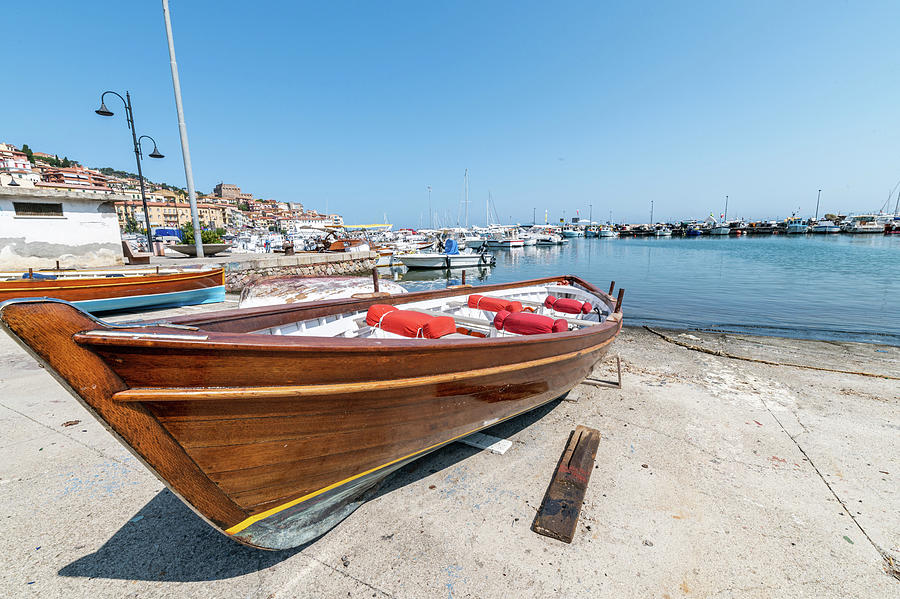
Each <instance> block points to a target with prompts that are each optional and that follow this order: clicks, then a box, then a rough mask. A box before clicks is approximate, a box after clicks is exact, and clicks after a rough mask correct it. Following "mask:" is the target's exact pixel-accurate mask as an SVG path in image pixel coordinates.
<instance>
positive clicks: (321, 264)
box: [224, 252, 378, 293]
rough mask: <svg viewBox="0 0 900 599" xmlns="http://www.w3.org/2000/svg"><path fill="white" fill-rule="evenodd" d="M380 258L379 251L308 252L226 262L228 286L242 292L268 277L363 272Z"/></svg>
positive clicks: (325, 275) (323, 275)
mask: <svg viewBox="0 0 900 599" xmlns="http://www.w3.org/2000/svg"><path fill="white" fill-rule="evenodd" d="M377 259H378V254H377V253H376V252H351V253H336V254H313V253H309V254H297V255H295V256H278V257H274V256H273V257H271V258H269V257H265V258H256V259H252V260H243V261H240V262H226V263H225V264H224V266H225V290H226V291H227V292H228V293H240V291H241V290H242V289H243V288H244V287H246V286H247V285H250V284H252V283H255V282H256V281H259V280H260V279H265V278H268V277H327V276H339V275H364V274H368V273H371V272H372V269H373V268H375V262H376V260H377Z"/></svg>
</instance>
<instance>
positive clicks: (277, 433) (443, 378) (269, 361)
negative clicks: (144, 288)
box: [0, 278, 621, 549]
mask: <svg viewBox="0 0 900 599" xmlns="http://www.w3.org/2000/svg"><path fill="white" fill-rule="evenodd" d="M559 280H560V279H558V278H557V279H546V280H540V281H545V282H547V283H550V282H554V281H559ZM565 280H566V282H569V283H578V284H583V286H584V287H585V288H586V289H588V290H589V291H590V292H591V293H594V294H597V295H598V297H602V298H603V301H604V302H606V303H607V305H608V306H610V305H612V304H613V301H612V298H610V297H609V296H607V295H606V294H604V293H603V292H602V291H599V290H596V289H595V288H593V287H590V286H588V285H587V284H586V283H583V282H581V281H580V280H578V279H575V278H567V279H565ZM529 283H535V282H529ZM516 285H522V283H519V284H502V285H489V286H482V287H479V291H482V292H490V291H492V290H500V289H511V288H514V287H515V286H516ZM467 293H470V290H469V289H467V288H466V289H446V290H439V291H432V292H420V293H412V294H404V295H403V296H400V297H394V296H389V297H385V298H375V299H365V300H354V299H348V300H332V301H325V302H319V303H310V304H294V305H287V306H278V307H265V308H251V309H249V310H240V311H228V312H218V313H215V314H206V315H199V316H192V317H182V318H178V319H174V320H173V323H174V324H175V326H176V327H178V328H174V329H173V328H167V327H166V326H147V327H144V328H136V327H135V325H128V326H127V327H114V326H113V325H107V324H105V323H102V322H101V321H98V320H96V319H94V318H92V317H91V316H90V315H88V314H86V313H84V312H82V311H79V310H78V309H76V308H75V307H74V306H72V305H69V304H66V303H63V302H56V301H40V300H20V301H14V302H8V303H6V304H4V305H2V306H0V322H2V324H3V326H4V327H5V328H6V329H7V330H8V331H9V332H10V333H12V334H13V336H14V337H15V338H16V339H18V340H19V341H20V342H21V343H22V344H23V345H24V346H25V347H26V348H27V349H29V351H31V352H32V353H33V355H35V356H36V357H37V358H38V359H39V360H40V361H42V362H43V363H44V364H45V365H46V366H47V368H48V370H49V371H50V372H51V373H53V374H54V375H55V376H57V378H58V379H59V380H60V381H61V382H62V383H63V384H64V386H66V387H67V388H68V389H69V390H70V391H71V392H72V393H73V394H74V395H75V396H76V398H78V399H79V401H81V402H82V404H83V405H85V407H87V408H88V409H89V410H90V411H91V412H92V413H93V414H94V415H95V416H96V417H97V418H98V419H100V420H101V421H102V422H103V423H104V424H105V425H106V426H107V427H108V428H109V429H110V430H112V432H113V433H114V434H115V435H116V436H117V437H118V438H119V439H120V440H121V441H122V442H123V443H124V444H125V445H126V446H127V447H128V448H129V449H131V450H132V451H133V452H134V453H135V455H137V456H138V457H139V458H140V459H141V460H142V461H143V462H144V463H145V465H147V466H148V467H149V468H150V469H151V470H152V471H153V472H154V473H155V474H157V475H158V476H159V477H160V478H161V479H162V480H163V481H165V483H166V484H167V485H168V486H169V488H170V489H172V491H173V492H174V493H175V494H176V495H178V496H179V497H181V498H182V499H183V500H184V501H185V502H186V503H187V504H188V505H189V506H190V507H192V508H193V509H194V510H195V511H196V512H197V513H198V514H200V515H201V516H202V517H203V518H204V519H205V520H206V521H207V522H209V523H210V524H211V525H213V526H214V527H215V528H217V529H218V530H220V531H222V532H224V533H225V534H227V535H229V536H230V537H232V538H233V539H235V540H237V541H240V542H242V543H245V544H248V545H252V546H255V547H259V548H264V549H285V548H289V547H295V546H297V545H300V544H302V543H305V542H307V541H309V540H312V539H314V538H315V537H317V536H319V535H321V534H322V533H324V532H325V531H327V530H328V529H329V528H331V527H332V526H334V525H335V524H336V523H337V522H339V521H340V520H341V519H343V518H344V517H346V516H347V515H348V514H349V513H351V512H352V511H353V509H355V507H356V506H358V505H359V504H360V503H361V502H362V501H364V500H365V498H366V496H367V494H368V493H370V492H372V490H373V489H374V488H375V486H376V485H377V484H378V483H379V482H380V481H381V480H382V479H383V478H384V477H386V476H388V475H389V474H390V473H391V472H393V471H394V470H396V469H397V468H399V467H401V466H402V465H403V464H405V463H408V462H409V461H412V460H414V459H417V458H418V457H421V456H423V455H425V454H427V453H428V452H430V451H434V450H435V449H438V448H440V447H442V446H443V445H446V444H447V443H451V442H453V441H455V440H457V439H459V438H462V437H464V436H466V435H468V434H471V433H473V432H477V431H479V430H482V429H485V428H488V427H490V426H492V425H494V424H496V423H498V422H501V421H503V420H506V419H509V418H512V417H514V416H516V415H519V414H522V413H524V412H527V411H529V410H532V409H534V408H536V407H538V406H540V405H543V404H545V403H547V402H549V401H552V400H553V399H556V398H558V397H560V396H561V395H563V394H564V393H566V392H567V391H568V390H569V389H571V388H572V387H573V386H574V385H576V384H578V382H579V381H580V380H582V379H583V378H584V377H585V376H587V374H588V373H589V372H590V371H591V369H592V368H593V367H594V365H595V364H596V363H597V361H599V360H600V359H601V358H602V357H603V355H604V354H605V353H606V352H607V350H608V348H609V346H610V344H611V343H612V341H613V340H614V338H615V336H616V335H617V334H618V332H619V331H620V330H621V315H620V314H614V315H613V316H614V317H615V318H611V319H610V320H608V321H607V322H605V323H603V324H599V325H595V326H591V327H584V328H582V329H579V330H574V331H570V332H568V333H561V334H547V335H534V336H530V337H525V336H515V337H500V338H496V339H493V338H492V339H480V340H471V341H470V340H467V339H460V340H456V339H453V340H425V339H379V340H378V341H377V343H373V342H372V341H371V340H367V339H361V338H324V337H302V336H300V337H293V336H276V335H258V334H252V335H247V334H245V333H247V332H251V331H259V330H262V329H264V328H266V327H273V326H278V325H279V323H284V322H294V321H296V320H297V319H298V318H301V319H302V318H327V317H328V316H329V315H337V314H344V313H348V312H358V311H364V310H365V309H367V307H368V306H369V305H371V304H372V303H404V302H408V301H414V300H416V299H419V298H421V299H433V298H438V297H440V298H445V297H455V296H456V295H465V294H467ZM186 327H187V328H186ZM194 327H196V328H194Z"/></svg>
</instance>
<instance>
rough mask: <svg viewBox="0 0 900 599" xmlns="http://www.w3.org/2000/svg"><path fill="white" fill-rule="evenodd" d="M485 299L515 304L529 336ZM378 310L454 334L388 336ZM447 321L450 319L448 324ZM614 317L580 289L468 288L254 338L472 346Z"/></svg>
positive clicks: (290, 325) (604, 305)
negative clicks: (437, 323)
mask: <svg viewBox="0 0 900 599" xmlns="http://www.w3.org/2000/svg"><path fill="white" fill-rule="evenodd" d="M486 298H487V299H490V300H494V301H493V302H492V303H494V304H498V303H500V304H502V303H506V302H509V303H516V304H517V307H519V306H520V307H519V310H521V311H520V312H517V313H516V314H513V315H512V316H511V317H512V318H513V319H517V320H518V321H520V323H521V322H524V323H525V325H526V327H525V328H527V329H528V330H527V332H516V331H517V329H516V327H506V326H502V324H503V322H502V321H503V319H504V318H506V317H510V314H511V313H510V312H509V311H505V310H502V309H501V310H494V309H485V307H484V306H483V304H484V303H488V302H484V301H483V300H485V299H486ZM498 300H499V301H498ZM559 300H564V302H563V303H566V307H568V308H570V310H567V311H563V310H559V309H554V308H551V307H549V305H550V304H554V303H556V302H559ZM473 305H474V306H473ZM557 305H559V304H557ZM579 305H581V306H582V310H580V311H575V310H571V308H572V307H573V306H579ZM378 306H381V308H382V309H386V310H394V309H397V310H398V311H402V312H404V313H405V315H406V316H410V317H411V318H410V319H411V320H416V315H420V316H424V317H425V318H424V319H421V321H422V322H428V317H434V318H440V317H444V320H443V322H442V323H441V324H442V325H443V326H444V330H452V331H453V332H452V333H447V334H443V335H440V336H439V337H427V336H425V335H423V334H422V332H421V330H419V331H415V330H414V329H413V330H407V331H406V334H398V333H396V332H392V331H391V330H387V329H388V328H389V327H385V326H381V325H382V324H383V323H382V319H383V318H384V316H383V315H380V316H379V315H376V316H373V309H375V308H377V307H378ZM494 307H496V306H494ZM514 309H515V308H514ZM573 312H574V313H573ZM410 313H412V315H411V314H410ZM446 317H449V318H450V319H452V323H450V322H449V321H448V320H447V319H446ZM618 317H619V315H618V314H613V306H610V305H609V304H608V303H607V301H606V300H604V299H602V298H601V297H599V296H597V295H595V294H593V293H591V292H590V291H588V290H586V289H584V288H582V287H580V286H578V285H559V284H541V285H531V286H523V287H519V288H515V289H507V290H503V291H495V292H491V293H490V294H487V295H481V294H479V293H478V288H477V287H472V288H470V291H469V293H465V294H460V295H456V296H452V297H446V298H439V299H428V300H420V301H413V302H409V303H398V304H395V305H394V306H386V305H383V304H380V305H376V306H372V307H370V308H368V309H367V310H360V311H355V312H349V313H344V314H335V315H330V316H324V317H321V318H313V319H309V320H302V321H298V322H293V323H288V324H283V325H279V326H275V327H271V328H266V329H262V330H259V331H254V332H255V333H256V334H264V335H292V336H310V337H344V338H375V339H404V338H419V339H427V340H429V341H434V340H442V339H447V340H450V339H468V340H470V341H471V340H474V339H476V338H486V337H490V338H494V337H508V336H516V335H521V334H540V333H548V332H551V331H550V330H546V329H542V328H541V327H549V326H550V324H551V323H552V324H553V331H552V333H553V334H559V333H562V332H565V331H572V330H577V329H580V328H583V327H590V326H596V325H599V324H601V323H604V322H606V321H607V319H610V318H612V319H616V318H618ZM498 320H499V321H501V322H500V324H498ZM447 325H449V326H450V328H449V329H448V328H446V327H447Z"/></svg>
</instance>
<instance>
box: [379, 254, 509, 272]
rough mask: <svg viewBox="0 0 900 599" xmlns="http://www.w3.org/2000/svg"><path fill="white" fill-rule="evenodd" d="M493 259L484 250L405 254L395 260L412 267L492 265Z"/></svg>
mask: <svg viewBox="0 0 900 599" xmlns="http://www.w3.org/2000/svg"><path fill="white" fill-rule="evenodd" d="M493 260H494V257H493V256H492V255H491V254H488V253H484V252H481V253H475V252H472V253H463V254H437V253H427V254H403V255H401V256H397V257H395V258H394V261H395V262H398V261H399V262H402V263H403V266H405V267H406V268H410V269H419V268H471V267H475V266H490V265H491V263H492V262H493Z"/></svg>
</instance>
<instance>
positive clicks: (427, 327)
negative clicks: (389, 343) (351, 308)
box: [366, 304, 456, 339]
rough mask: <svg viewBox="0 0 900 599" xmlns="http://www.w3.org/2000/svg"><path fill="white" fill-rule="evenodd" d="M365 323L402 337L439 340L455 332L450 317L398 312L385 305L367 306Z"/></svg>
mask: <svg viewBox="0 0 900 599" xmlns="http://www.w3.org/2000/svg"><path fill="white" fill-rule="evenodd" d="M366 323H367V324H368V325H369V326H372V327H377V328H380V329H381V330H383V331H387V332H388V333H393V334H395V335H402V336H404V337H424V338H425V339H440V338H441V337H444V336H446V335H450V334H451V333H455V332H456V321H455V320H453V318H451V317H450V316H431V315H429V314H422V313H421V312H413V311H412V310H400V309H398V308H396V307H395V306H389V305H387V304H373V305H372V306H369V311H368V312H367V313H366Z"/></svg>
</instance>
